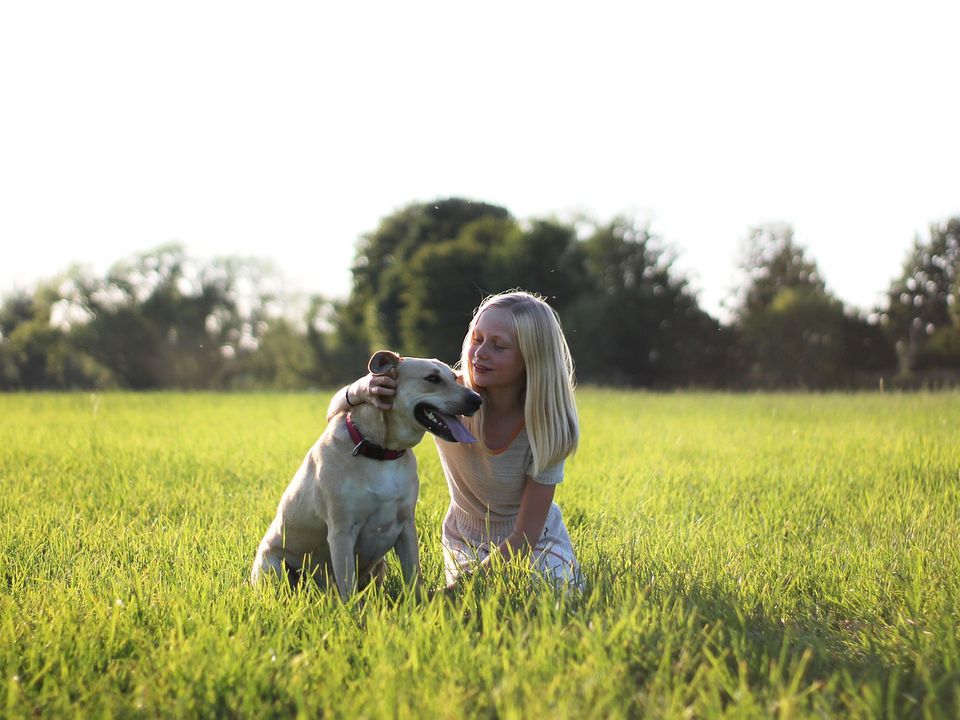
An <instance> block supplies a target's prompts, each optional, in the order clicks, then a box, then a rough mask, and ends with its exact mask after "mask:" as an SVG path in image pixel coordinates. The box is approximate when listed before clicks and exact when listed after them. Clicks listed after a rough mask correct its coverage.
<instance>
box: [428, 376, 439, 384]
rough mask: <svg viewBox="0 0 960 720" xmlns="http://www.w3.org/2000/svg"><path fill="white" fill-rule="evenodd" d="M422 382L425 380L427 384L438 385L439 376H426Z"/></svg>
mask: <svg viewBox="0 0 960 720" xmlns="http://www.w3.org/2000/svg"><path fill="white" fill-rule="evenodd" d="M424 380H426V381H427V382H430V383H439V382H440V376H439V375H427V376H426V377H425V378H424Z"/></svg>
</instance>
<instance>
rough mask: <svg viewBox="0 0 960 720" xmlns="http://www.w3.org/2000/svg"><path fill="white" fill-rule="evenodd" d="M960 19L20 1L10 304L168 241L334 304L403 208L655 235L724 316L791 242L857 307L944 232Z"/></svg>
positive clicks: (953, 206) (432, 5)
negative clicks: (503, 211) (458, 206)
mask: <svg viewBox="0 0 960 720" xmlns="http://www.w3.org/2000/svg"><path fill="white" fill-rule="evenodd" d="M958 27H960V3H956V2H937V3H932V2H924V1H922V0H921V1H919V2H918V1H914V2H911V3H886V2H877V1H874V2H837V1H836V0H829V1H828V2H820V1H819V0H816V1H814V2H805V3H782V2H771V1H770V0H765V1H764V2H737V1H736V0H731V1H730V2H722V3H720V2H715V1H710V2H683V1H673V0H671V1H670V2H658V3H624V2H607V1H598V0H592V1H591V2H589V3H584V2H577V3H568V2H500V1H499V0H495V1H493V2H485V3H465V2H451V1H450V0H447V1H445V2H406V3H400V2H390V3H382V2H364V3H338V4H336V7H335V6H334V4H333V3H313V2H311V3H306V2H284V3H252V2H236V1H232V2H222V3H221V2H202V1H200V0H190V1H189V2H175V1H170V0H168V1H166V2H162V3H149V4H148V3H137V2H115V3H105V2H96V1H93V2H82V3H78V2H62V3H57V2H42V1H41V2H10V3H3V5H2V6H0V102H2V112H0V247H2V250H0V293H3V294H7V293H8V292H9V291H10V290H12V289H13V288H14V287H18V286H19V287H22V286H27V285H29V284H30V283H32V282H34V281H36V280H38V279H42V278H48V277H51V276H53V275H55V274H56V273H59V272H61V271H63V270H65V269H66V268H67V267H68V266H69V265H71V264H72V263H76V262H79V263H83V264H88V265H91V266H92V267H93V268H94V269H95V270H96V271H103V270H106V269H107V268H108V267H109V266H110V265H111V264H112V263H113V262H115V261H116V260H118V259H120V258H122V257H125V256H127V255H129V254H131V253H134V252H139V251H143V250H147V249H150V248H153V247H155V246H157V245H160V244H163V243H167V242H170V241H179V242H182V243H183V244H184V245H185V246H186V247H187V249H188V251H189V252H190V253H192V254H194V255H197V256H199V257H203V258H208V257H212V256H220V255H245V256H249V255H253V256H258V257H263V258H268V259H271V260H273V261H274V262H275V263H276V265H278V266H279V268H280V269H281V270H282V271H283V272H284V273H285V274H286V276H287V277H288V278H289V280H290V282H291V285H292V286H294V287H297V288H299V289H302V290H304V291H307V292H320V293H323V294H325V295H327V296H345V295H346V294H347V293H348V292H349V287H350V275H349V267H350V264H351V261H352V259H353V255H354V251H355V243H356V240H357V238H358V237H359V236H360V235H361V234H363V233H365V232H368V231H371V230H373V229H375V228H376V226H377V224H378V222H379V220H380V219H381V218H383V217H384V216H386V215H388V214H390V213H391V212H393V211H394V210H396V209H398V208H400V207H402V206H404V205H407V204H409V203H411V202H414V201H427V200H432V199H435V198H438V197H448V196H460V197H466V198H470V199H474V200H482V201H486V202H491V203H495V204H499V205H502V206H504V207H506V208H507V209H509V210H510V211H511V212H512V213H513V214H514V215H515V216H516V217H518V218H520V219H528V218H533V217H545V216H549V215H557V216H559V217H561V218H568V217H571V216H572V214H573V213H576V212H587V213H590V214H592V215H594V216H595V217H597V218H599V219H600V220H604V221H606V220H609V219H611V218H612V217H613V216H614V215H616V214H618V213H628V214H632V215H634V216H636V217H637V218H640V219H645V220H649V221H650V222H651V223H652V229H653V230H654V231H655V232H657V233H659V234H660V235H661V236H662V237H664V238H665V239H666V240H667V241H668V242H669V243H671V244H672V245H673V247H674V248H675V249H676V251H677V252H678V254H679V260H678V267H679V268H681V269H682V270H683V271H684V272H686V273H687V275H688V276H689V277H690V278H691V280H692V281H693V284H694V287H696V288H698V289H699V290H700V292H701V294H700V297H701V302H702V303H703V305H704V307H706V308H707V309H708V310H710V311H712V312H715V313H716V312H718V310H719V303H720V301H721V300H722V299H723V298H724V297H726V296H727V295H728V293H729V290H730V288H731V287H732V285H733V284H734V282H735V279H736V273H735V267H736V261H737V258H738V252H739V249H740V247H741V243H742V240H743V238H744V237H745V236H746V235H747V232H748V228H749V227H750V226H751V225H755V224H758V223H764V222H770V221H786V222H789V223H792V224H793V226H794V229H795V231H796V237H797V239H798V240H799V241H800V242H801V243H802V244H804V245H806V246H807V247H808V248H809V250H810V253H811V255H812V257H813V258H814V259H815V260H816V261H817V262H818V263H819V265H820V268H821V270H822V271H823V274H824V275H825V277H826V280H827V283H828V286H829V287H830V288H831V289H832V290H833V291H834V292H835V293H836V294H837V295H839V296H840V297H841V298H842V299H843V300H845V301H846V302H848V303H851V304H855V305H859V306H861V307H864V308H867V307H870V306H871V305H873V304H874V303H875V302H877V301H878V300H879V299H880V295H881V293H882V292H883V291H884V290H885V289H886V288H887V286H888V284H889V282H890V280H891V279H892V278H893V277H894V276H895V275H897V273H898V272H899V270H900V267H901V264H902V262H903V259H904V257H905V255H906V253H907V251H908V249H909V247H910V245H911V243H912V241H913V238H914V236H915V235H916V234H917V233H922V234H923V235H926V233H927V228H928V225H929V224H930V223H931V222H941V221H944V220H946V219H947V218H948V217H950V216H952V215H958V214H960V171H958V168H960V92H958V88H960V61H958V59H957V45H956V30H957V28H958Z"/></svg>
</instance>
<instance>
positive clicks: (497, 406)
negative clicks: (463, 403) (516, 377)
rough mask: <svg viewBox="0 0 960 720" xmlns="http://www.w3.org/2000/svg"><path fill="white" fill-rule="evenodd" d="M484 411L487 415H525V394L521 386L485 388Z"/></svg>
mask: <svg viewBox="0 0 960 720" xmlns="http://www.w3.org/2000/svg"><path fill="white" fill-rule="evenodd" d="M483 404H484V406H485V407H484V413H485V414H486V416H487V417H494V418H498V417H499V418H502V417H514V416H517V415H523V395H522V394H521V392H520V388H516V387H502V388H500V387H495V388H485V392H484V397H483Z"/></svg>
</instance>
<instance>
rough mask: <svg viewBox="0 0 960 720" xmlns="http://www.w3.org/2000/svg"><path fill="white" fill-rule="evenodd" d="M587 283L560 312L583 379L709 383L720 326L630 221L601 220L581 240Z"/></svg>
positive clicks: (656, 243) (663, 253) (655, 241)
mask: <svg viewBox="0 0 960 720" xmlns="http://www.w3.org/2000/svg"><path fill="white" fill-rule="evenodd" d="M580 250H581V252H582V270H581V275H582V278H583V279H582V281H581V289H580V292H579V294H578V295H577V298H576V300H575V301H574V302H573V303H572V304H571V306H570V307H569V309H568V310H567V312H566V313H565V314H564V315H563V316H562V318H563V320H564V323H565V325H566V327H567V337H568V340H569V342H570V347H571V352H572V353H573V356H574V359H575V361H576V363H577V376H578V378H580V380H582V381H588V382H597V383H603V384H626V385H637V386H647V387H650V386H669V385H675V384H692V383H696V382H702V381H704V378H702V377H697V375H696V373H697V368H699V367H702V366H703V365H704V364H705V363H710V362H711V361H716V359H717V358H716V356H715V352H716V351H717V350H718V349H719V348H720V345H719V344H717V341H718V339H719V337H718V333H719V326H718V324H717V323H716V321H713V320H712V318H709V316H708V315H706V313H704V312H703V311H702V310H700V308H699V306H698V305H697V301H696V297H695V296H694V295H693V294H692V293H691V292H690V290H689V289H688V287H687V281H686V280H685V279H684V278H682V277H679V276H678V275H677V274H676V273H675V271H674V270H673V257H672V256H671V255H670V253H668V252H667V250H666V248H665V247H664V246H663V245H662V243H661V241H660V240H659V238H657V237H655V236H653V235H651V234H650V232H649V230H648V229H647V228H646V227H642V226H638V225H636V224H635V223H634V222H633V221H631V220H629V219H625V218H618V219H615V220H614V221H613V222H611V223H609V224H608V225H595V226H594V229H593V232H592V234H591V235H590V236H589V237H588V238H587V239H586V240H584V241H583V243H582V246H581V248H580Z"/></svg>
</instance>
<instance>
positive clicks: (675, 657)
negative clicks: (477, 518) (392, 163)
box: [0, 389, 960, 718]
mask: <svg viewBox="0 0 960 720" xmlns="http://www.w3.org/2000/svg"><path fill="white" fill-rule="evenodd" d="M327 399H328V398H327V396H326V395H323V394H319V395H307V394H304V395H208V394H187V395H182V394H154V395H135V394H106V395H96V396H89V395H80V394H75V395H6V396H0V483H2V488H3V491H2V493H0V716H4V717H11V718H13V717H35V716H40V717H62V716H75V715H79V716H121V717H130V716H134V717H138V716H144V717H156V716H163V717H191V716H203V717H208V716H226V717H232V716H243V717H269V716H291V715H298V716H302V717H319V716H323V717H345V718H354V717H398V718H407V717H451V718H454V717H456V718H459V717H499V718H527V717H540V716H543V717H546V716H550V717H583V716H588V717H677V718H680V717H737V718H740V717H770V716H777V717H824V716H837V715H841V716H849V717H890V718H902V717H956V716H957V715H958V714H960V651H958V644H960V630H958V622H957V621H958V597H960V594H958V587H960V580H958V578H960V544H958V540H957V538H958V537H960V432H958V428H960V395H957V394H940V395H932V394H917V395H900V394H886V395H866V394H864V395H801V394H797V395H787V394H785V395H724V394H717V395H709V394H674V395H653V394H644V393H634V394H629V393H627V394H624V393H619V392H613V391H605V390H593V389H585V390H581V392H580V395H579V402H580V408H581V421H582V430H583V440H582V443H581V448H580V451H579V453H578V454H577V456H576V457H575V458H574V459H572V460H571V461H569V463H568V466H567V473H566V476H567V479H566V480H565V482H564V483H563V485H561V486H560V488H559V490H558V501H559V503H560V505H561V507H562V508H563V510H564V515H565V518H566V522H567V525H568V527H569V529H570V531H571V535H572V536H573V540H574V543H575V546H576V548H577V551H578V554H579V556H580V559H581V562H582V565H583V568H584V571H585V573H586V576H587V578H588V588H587V591H586V593H585V594H584V595H583V596H582V597H573V598H565V597H555V596H553V595H551V594H549V593H547V594H532V593H530V592H529V591H528V584H527V579H526V578H525V577H524V576H523V573H522V572H520V571H516V572H512V573H508V574H506V575H504V576H499V577H495V578H490V579H489V580H487V581H481V582H478V583H476V584H475V585H473V586H471V587H470V588H468V589H467V591H466V592H465V593H464V594H463V596H462V597H460V598H458V599H457V600H456V601H454V602H451V601H449V600H447V599H444V598H440V597H438V598H434V599H432V600H430V601H429V602H426V603H423V604H419V605H418V604H416V603H414V602H412V601H411V600H410V599H409V598H407V597H406V596H405V595H404V594H403V593H402V591H401V583H400V579H399V569H398V567H397V566H396V565H395V564H394V565H393V566H392V567H391V571H390V574H389V577H388V582H387V585H386V587H385V588H384V589H383V590H378V591H376V592H373V593H369V594H367V595H365V596H364V597H362V598H360V599H357V600H355V601H352V602H351V603H349V604H347V605H341V604H339V603H337V602H335V601H333V600H332V599H331V598H330V597H328V596H326V595H324V594H321V593H317V592H309V591H307V592H304V591H298V592H292V593H291V592H283V591H281V592H278V591H277V590H276V589H270V588H267V589H262V588H256V589H254V588H251V587H249V586H248V585H247V584H246V583H245V578H246V576H247V573H248V570H249V565H250V561H251V559H252V556H253V552H254V549H255V547H256V544H257V542H258V541H259V539H260V537H261V535H262V534H263V532H264V530H265V529H266V526H267V524H268V523H269V521H270V519H271V518H272V516H273V513H274V511H275V508H276V503H277V500H278V499H279V496H280V493H281V492H282V490H283V488H284V487H285V486H286V483H287V482H288V480H289V478H290V477H291V476H292V474H293V472H294V470H295V469H296V468H297V466H298V465H299V463H300V460H301V458H302V456H303V454H304V453H305V451H306V450H307V448H308V447H309V446H310V445H311V444H312V442H313V441H314V440H315V438H316V436H317V435H318V434H319V433H320V432H321V430H322V428H323V426H324V413H325V410H326V404H327ZM417 455H418V459H419V461H420V475H421V488H422V489H421V502H420V506H419V510H418V522H419V525H420V529H421V545H422V560H423V566H424V574H425V576H426V580H427V584H428V585H432V586H436V585H439V584H440V583H441V581H442V576H443V572H442V558H441V553H440V551H439V526H440V521H441V519H442V517H443V513H444V511H445V509H446V502H447V494H446V487H445V485H444V481H443V476H442V474H441V472H440V468H439V463H438V461H437V458H436V454H435V452H434V451H433V448H432V443H431V442H430V441H429V440H428V441H427V442H426V443H425V444H424V445H422V446H421V447H420V448H419V449H418V451H417Z"/></svg>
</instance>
